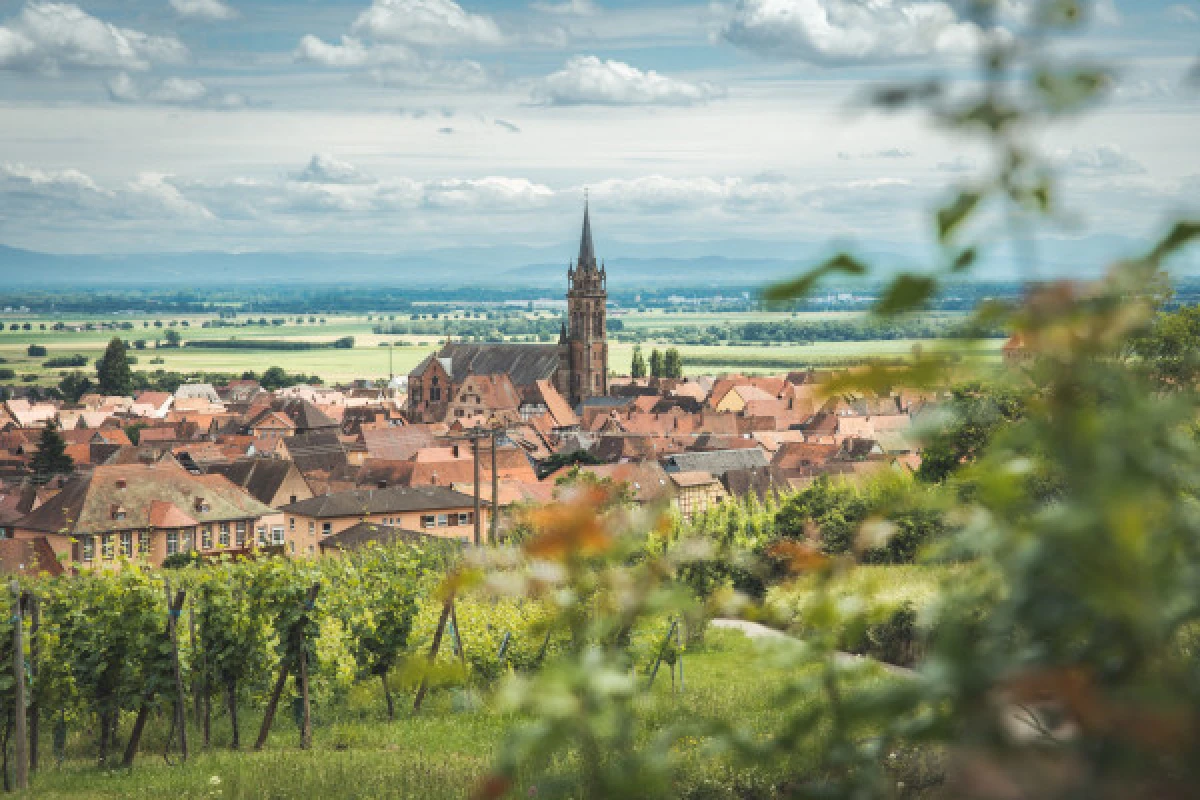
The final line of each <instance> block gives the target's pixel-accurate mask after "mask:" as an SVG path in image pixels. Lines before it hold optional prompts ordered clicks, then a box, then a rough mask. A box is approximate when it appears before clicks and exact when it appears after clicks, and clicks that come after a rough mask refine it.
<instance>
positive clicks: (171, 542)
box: [167, 531, 179, 556]
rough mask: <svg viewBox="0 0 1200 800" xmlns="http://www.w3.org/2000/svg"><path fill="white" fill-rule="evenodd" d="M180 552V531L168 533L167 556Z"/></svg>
mask: <svg viewBox="0 0 1200 800" xmlns="http://www.w3.org/2000/svg"><path fill="white" fill-rule="evenodd" d="M178 552H179V531H167V555H169V556H173V555H175V554H176V553H178Z"/></svg>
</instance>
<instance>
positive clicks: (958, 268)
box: [950, 245, 979, 272]
mask: <svg viewBox="0 0 1200 800" xmlns="http://www.w3.org/2000/svg"><path fill="white" fill-rule="evenodd" d="M978 256H979V251H978V250H976V249H975V246H974V245H971V246H970V247H968V248H966V249H965V250H963V251H962V252H961V253H959V254H958V255H957V256H955V258H954V261H953V263H951V264H950V271H951V272H962V271H964V270H966V269H968V268H970V267H971V265H972V264H974V263H975V259H976V258H977V257H978Z"/></svg>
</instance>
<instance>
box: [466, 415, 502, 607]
mask: <svg viewBox="0 0 1200 800" xmlns="http://www.w3.org/2000/svg"><path fill="white" fill-rule="evenodd" d="M499 436H500V431H499V430H493V431H492V510H491V514H492V516H491V519H490V522H491V523H492V524H491V532H490V533H489V534H488V541H489V542H490V543H491V544H493V545H495V544H496V530H497V528H496V526H497V524H499V520H500V515H499V513H498V512H499V510H500V473H499V472H498V471H497V470H496V446H497V444H498V443H499ZM455 627H457V625H456V626H455Z"/></svg>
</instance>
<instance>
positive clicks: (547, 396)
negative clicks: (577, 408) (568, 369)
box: [534, 380, 579, 428]
mask: <svg viewBox="0 0 1200 800" xmlns="http://www.w3.org/2000/svg"><path fill="white" fill-rule="evenodd" d="M534 385H535V387H536V389H537V393H538V395H539V397H540V399H541V401H542V405H544V406H546V411H547V412H549V414H550V416H551V417H552V418H553V419H554V426H555V427H557V428H570V427H574V426H576V425H578V424H579V417H578V416H577V415H576V414H575V412H574V411H573V410H572V409H571V404H570V403H568V402H567V401H566V399H565V398H564V397H563V396H562V395H561V394H559V392H558V390H557V389H555V388H554V385H553V384H551V383H550V381H548V380H544V381H537V382H536V383H535V384H534Z"/></svg>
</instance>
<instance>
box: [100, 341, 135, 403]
mask: <svg viewBox="0 0 1200 800" xmlns="http://www.w3.org/2000/svg"><path fill="white" fill-rule="evenodd" d="M96 380H97V383H98V384H99V387H98V388H99V389H100V392H101V393H102V394H109V395H127V394H133V370H131V369H130V368H129V358H128V356H127V355H126V352H125V343H124V342H123V341H121V340H120V339H119V338H117V337H114V338H113V340H112V341H111V342H109V343H108V348H107V349H105V351H104V356H103V357H102V358H101V359H100V363H98V364H97V365H96Z"/></svg>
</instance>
